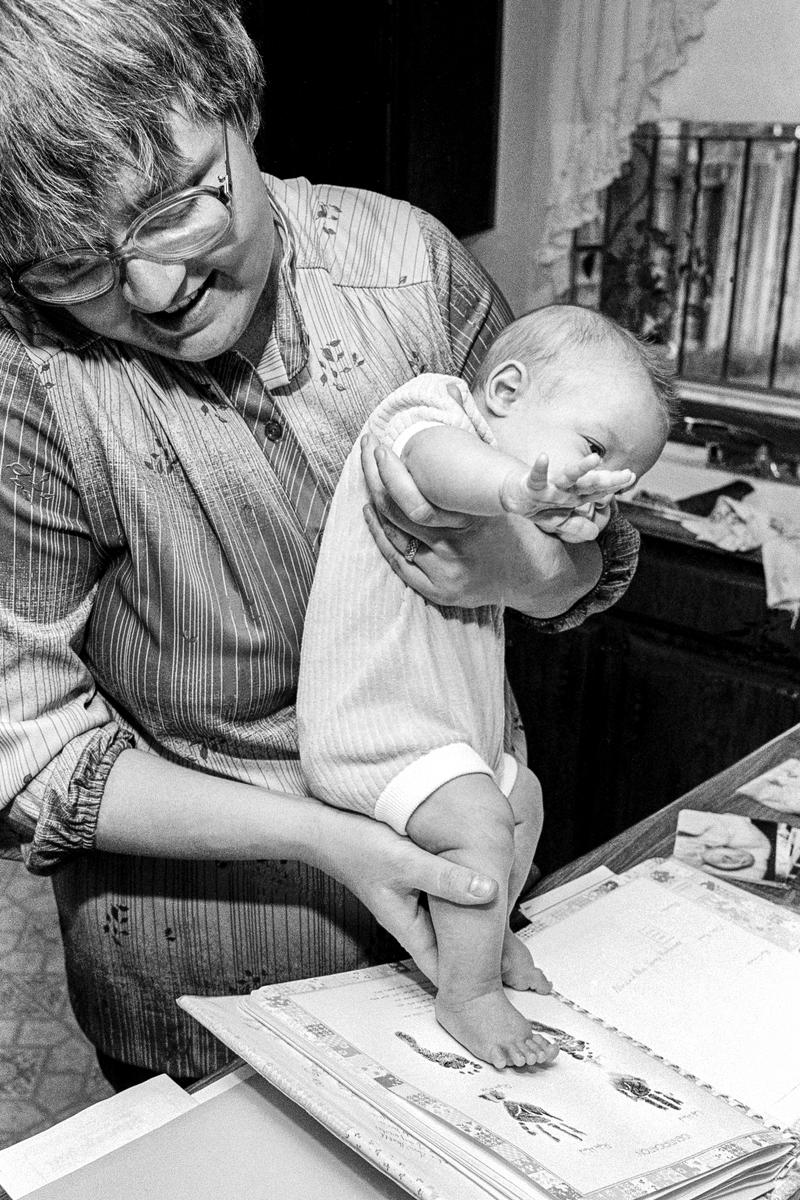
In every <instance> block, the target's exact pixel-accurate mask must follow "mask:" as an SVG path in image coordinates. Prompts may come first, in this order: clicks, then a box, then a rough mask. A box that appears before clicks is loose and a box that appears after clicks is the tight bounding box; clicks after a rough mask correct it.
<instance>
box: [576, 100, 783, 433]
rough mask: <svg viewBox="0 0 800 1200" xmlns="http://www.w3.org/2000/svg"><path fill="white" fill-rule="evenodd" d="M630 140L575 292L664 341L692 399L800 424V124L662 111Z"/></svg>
mask: <svg viewBox="0 0 800 1200" xmlns="http://www.w3.org/2000/svg"><path fill="white" fill-rule="evenodd" d="M631 151H632V152H631V158H630V161H629V162H628V164H627V165H626V167H625V169H624V171H623V173H622V175H621V176H620V178H619V179H617V180H615V181H614V183H612V185H611V186H610V187H609V188H608V190H607V192H606V195H605V212H604V216H603V218H602V219H598V220H596V221H594V222H592V223H590V224H589V225H586V226H584V227H583V228H582V229H580V230H579V231H578V232H577V234H576V236H575V242H574V252H573V271H572V289H571V292H572V294H571V298H572V299H573V301H574V302H576V303H579V304H588V305H590V306H591V307H597V308H600V309H601V311H603V312H606V313H608V314H609V316H613V317H615V318H616V319H618V320H620V321H621V322H622V323H623V324H625V325H626V326H628V327H629V328H631V329H635V330H636V331H637V332H640V333H643V334H645V335H648V336H649V337H651V338H652V339H653V340H655V341H657V342H660V343H662V344H664V345H665V346H667V347H668V348H669V351H670V353H671V355H672V356H673V358H674V361H675V365H676V370H677V373H678V377H679V381H680V383H679V391H680V393H681V395H682V396H683V397H684V400H685V401H694V402H695V404H696V406H697V405H699V407H700V409H701V410H702V409H703V408H705V409H706V410H707V409H708V407H709V406H710V407H711V408H712V409H719V410H730V409H737V410H739V411H740V412H741V411H742V410H744V411H745V412H747V413H748V414H750V415H753V414H755V415H756V416H758V415H761V416H763V417H766V418H767V420H768V422H769V418H770V417H772V418H775V419H777V421H778V423H779V425H782V426H785V427H786V426H788V427H792V428H796V429H798V430H800V204H798V202H797V193H798V170H799V168H800V126H798V127H795V126H787V125H770V126H742V125H710V124H704V125H703V124H694V123H678V122H661V123H659V124H649V125H644V126H641V127H640V128H639V129H638V130H637V131H636V133H635V134H634V135H633V137H632V139H631ZM689 409H691V404H690V405H689Z"/></svg>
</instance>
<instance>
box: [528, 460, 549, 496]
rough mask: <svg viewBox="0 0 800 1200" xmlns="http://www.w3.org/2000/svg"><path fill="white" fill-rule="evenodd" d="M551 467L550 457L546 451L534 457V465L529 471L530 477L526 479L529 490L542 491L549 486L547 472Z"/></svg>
mask: <svg viewBox="0 0 800 1200" xmlns="http://www.w3.org/2000/svg"><path fill="white" fill-rule="evenodd" d="M549 468H550V459H549V458H548V457H547V455H546V454H545V453H542V454H537V456H536V458H535V459H534V462H533V466H532V467H531V469H530V471H529V472H528V477H527V479H526V480H525V486H526V488H527V489H528V491H529V492H541V491H542V490H543V489H544V488H546V487H547V472H548V470H549Z"/></svg>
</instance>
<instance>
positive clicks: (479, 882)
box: [469, 875, 492, 899]
mask: <svg viewBox="0 0 800 1200" xmlns="http://www.w3.org/2000/svg"><path fill="white" fill-rule="evenodd" d="M469 894H470V896H480V897H481V898H482V899H483V898H486V897H488V896H490V895H491V894H492V881H491V879H487V878H486V876H485V875H473V876H472V879H471V880H470V883H469Z"/></svg>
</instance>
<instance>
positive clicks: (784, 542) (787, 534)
mask: <svg viewBox="0 0 800 1200" xmlns="http://www.w3.org/2000/svg"><path fill="white" fill-rule="evenodd" d="M798 507H799V508H800V506H798ZM681 525H682V526H683V528H684V529H687V530H688V531H689V532H690V533H693V534H694V536H695V537H696V538H697V539H698V540H699V541H703V542H710V543H712V544H713V545H715V546H719V547H720V549H722V550H733V551H739V552H746V551H748V550H757V549H759V548H760V549H761V562H762V564H763V567H764V582H765V584H766V588H767V607H768V608H774V609H783V610H785V611H786V612H788V613H790V614H791V618H792V629H794V627H795V625H796V624H797V621H798V617H799V616H800V512H798V521H797V524H796V525H792V524H790V523H789V522H786V521H782V520H781V519H779V518H775V517H770V515H769V513H768V512H767V511H765V510H764V509H762V508H759V507H758V506H757V505H755V504H753V503H752V502H750V501H749V500H734V499H733V498H732V497H730V496H720V497H719V499H718V500H717V502H716V504H715V505H714V508H713V510H712V512H711V514H710V515H709V516H708V517H686V518H684V519H683V520H682V521H681Z"/></svg>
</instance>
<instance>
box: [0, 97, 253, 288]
mask: <svg viewBox="0 0 800 1200" xmlns="http://www.w3.org/2000/svg"><path fill="white" fill-rule="evenodd" d="M222 140H223V144H224V146H225V174H224V175H218V176H217V179H218V180H219V184H218V186H217V187H212V186H211V185H209V184H198V185H197V186H195V187H190V188H184V189H183V190H182V191H179V192H175V193H173V195H171V196H164V197H162V199H161V200H157V201H156V202H155V203H154V204H151V205H149V206H148V207H147V208H146V209H145V210H144V212H141V213H139V215H138V217H134V219H133V220H132V221H131V223H130V225H129V226H128V228H127V229H126V231H125V236H124V237H123V239H122V242H121V243H120V245H119V246H118V247H117V249H116V250H97V251H91V252H90V253H93V254H94V257H95V258H97V259H98V260H102V261H105V262H108V263H109V264H110V266H111V268H112V271H113V278H112V280H111V282H110V284H109V285H108V287H104V288H103V289H102V290H101V291H97V292H94V293H92V294H91V295H89V296H84V297H83V298H82V299H81V300H42V299H41V298H40V297H39V296H34V295H33V294H32V293H30V292H28V291H27V289H26V288H25V285H24V283H21V282H20V278H21V276H23V275H24V274H25V272H26V271H30V270H31V268H32V267H42V266H46V265H47V264H48V263H51V262H55V261H56V260H57V259H59V258H64V257H66V255H68V254H82V255H84V256H86V253H87V250H86V247H84V246H71V247H70V248H69V249H67V250H61V251H59V253H58V254H50V255H48V256H47V257H46V258H37V259H33V260H32V261H31V262H27V263H24V264H23V265H22V266H21V267H17V269H16V270H15V271H14V272H13V273H12V274H11V277H10V282H11V287H12V290H13V291H14V292H16V294H17V295H18V296H19V295H23V296H27V297H28V298H29V299H31V300H33V301H35V303H36V304H48V305H52V306H53V307H58V306H60V305H64V304H84V303H85V302H86V301H88V300H98V299H99V298H100V297H101V296H107V295H108V293H109V292H112V291H113V290H114V288H115V287H117V286H118V285H119V282H120V278H121V275H122V272H121V270H120V265H121V264H124V263H125V262H126V261H127V260H128V259H131V258H142V259H144V260H145V262H157V263H171V262H184V261H186V258H185V256H184V255H181V256H179V257H177V258H163V257H160V256H158V255H153V254H147V253H144V252H143V251H141V250H139V249H137V248H136V247H135V246H134V247H133V248H132V249H126V247H128V246H129V245H130V243H131V242H132V240H133V238H134V237H135V236H136V233H137V232H138V230H139V229H141V228H142V226H143V225H146V224H147V222H148V221H150V220H152V218H153V217H156V216H158V215H159V214H160V213H162V212H167V211H168V210H169V208H171V206H172V205H173V204H175V202H176V201H177V200H188V199H191V198H192V197H193V196H212V197H213V198H214V199H215V200H218V201H219V202H220V204H222V205H223V206H224V208H225V209H226V211H227V213H228V223H227V225H226V226H225V228H224V229H223V230H221V231H220V234H219V236H218V237H215V238H214V239H213V241H211V242H209V243H208V245H203V246H201V247H200V250H203V251H205V250H210V249H211V247H212V246H216V245H218V244H219V243H220V242H221V241H222V239H223V238H224V237H225V235H226V234H227V233H228V231H229V230H230V227H231V224H232V222H233V182H232V175H231V160H230V151H229V148H228V123H227V121H226V120H225V119H224V118H223V120H222ZM195 253H197V251H195Z"/></svg>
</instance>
